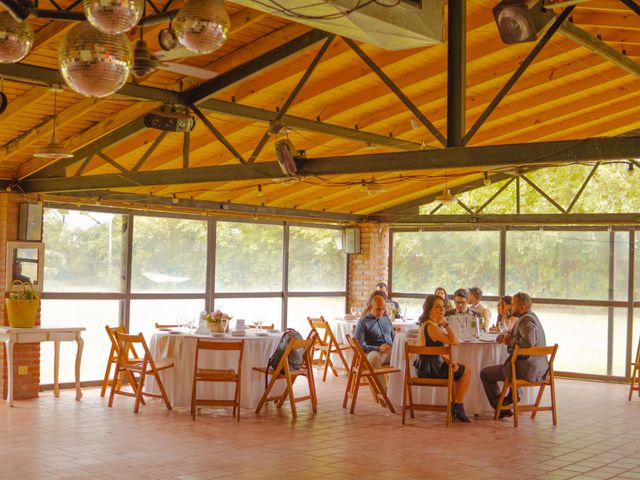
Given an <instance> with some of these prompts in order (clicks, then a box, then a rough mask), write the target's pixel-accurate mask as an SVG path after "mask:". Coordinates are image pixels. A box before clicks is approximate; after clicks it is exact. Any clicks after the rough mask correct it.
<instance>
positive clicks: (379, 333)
mask: <svg viewBox="0 0 640 480" xmlns="http://www.w3.org/2000/svg"><path fill="white" fill-rule="evenodd" d="M386 303H387V302H386V300H385V298H384V297H382V296H381V295H374V296H373V298H372V299H371V302H370V304H369V309H368V313H366V314H365V315H364V316H363V317H362V318H361V319H360V320H359V321H358V325H357V326H356V331H355V333H354V335H355V337H356V339H357V340H358V342H360V345H362V349H363V350H364V352H365V353H366V354H367V358H368V359H369V363H371V366H372V367H373V368H381V367H382V365H383V364H385V363H389V361H390V360H391V346H392V345H393V339H394V337H395V333H394V331H393V327H392V326H391V321H390V320H389V318H388V317H387V316H386V313H385V310H386ZM378 379H379V380H380V384H381V385H382V386H384V385H385V381H384V376H383V375H380V377H378Z"/></svg>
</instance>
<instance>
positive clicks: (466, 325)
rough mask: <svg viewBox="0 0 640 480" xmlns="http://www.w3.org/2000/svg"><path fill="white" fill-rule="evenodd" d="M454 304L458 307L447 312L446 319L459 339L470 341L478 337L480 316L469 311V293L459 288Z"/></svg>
mask: <svg viewBox="0 0 640 480" xmlns="http://www.w3.org/2000/svg"><path fill="white" fill-rule="evenodd" d="M453 302H454V304H455V306H456V307H455V308H452V309H450V310H447V311H446V313H445V317H446V319H447V321H448V322H449V324H451V326H452V327H453V328H454V329H455V332H456V333H457V334H458V338H460V339H461V340H469V339H471V338H472V337H473V336H474V335H478V333H479V328H480V323H479V316H478V315H477V314H476V313H475V312H474V311H472V310H470V309H469V292H467V291H466V290H465V289H464V288H459V289H458V290H456V291H455V292H454V294H453Z"/></svg>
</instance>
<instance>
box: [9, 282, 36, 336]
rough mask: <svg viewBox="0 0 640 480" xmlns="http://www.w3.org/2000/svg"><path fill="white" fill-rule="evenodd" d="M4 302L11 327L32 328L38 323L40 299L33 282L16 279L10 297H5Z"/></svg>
mask: <svg viewBox="0 0 640 480" xmlns="http://www.w3.org/2000/svg"><path fill="white" fill-rule="evenodd" d="M4 303H5V305H6V307H7V317H8V318H9V326H10V327H14V328H32V327H33V326H34V325H35V324H36V317H37V315H38V308H40V299H39V298H38V295H37V294H36V292H35V290H34V289H33V285H31V282H24V283H23V282H21V281H20V280H14V281H13V283H12V284H11V290H10V291H9V297H8V298H5V299H4Z"/></svg>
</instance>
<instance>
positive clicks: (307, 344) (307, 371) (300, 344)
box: [253, 332, 318, 418]
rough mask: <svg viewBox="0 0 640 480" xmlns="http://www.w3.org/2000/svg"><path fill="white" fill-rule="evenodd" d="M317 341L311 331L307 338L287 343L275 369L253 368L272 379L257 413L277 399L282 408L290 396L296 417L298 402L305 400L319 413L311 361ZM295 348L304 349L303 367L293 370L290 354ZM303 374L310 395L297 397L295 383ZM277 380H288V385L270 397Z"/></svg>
mask: <svg viewBox="0 0 640 480" xmlns="http://www.w3.org/2000/svg"><path fill="white" fill-rule="evenodd" d="M316 341H317V333H315V332H311V333H310V334H309V336H308V337H307V338H306V339H305V340H291V341H290V342H289V345H287V349H286V350H285V351H284V354H283V355H282V358H281V359H280V362H279V363H278V365H277V366H276V368H275V369H271V368H269V367H267V368H259V367H253V369H254V370H255V371H256V372H260V373H262V374H265V375H270V376H271V380H270V381H269V384H268V385H267V388H266V389H265V391H264V393H263V394H262V397H261V398H260V403H258V408H256V413H260V410H261V409H262V406H263V405H264V404H265V403H266V402H270V401H275V402H276V407H277V408H281V407H282V405H283V404H284V402H285V400H286V399H287V397H289V403H290V404H291V413H292V414H293V417H294V418H295V417H297V416H298V412H297V410H296V402H301V401H303V400H311V408H312V410H313V413H317V411H318V397H317V396H316V385H315V381H314V379H313V368H312V362H311V355H312V352H313V345H314V343H315V342H316ZM295 348H302V349H304V351H303V354H302V367H301V368H300V370H291V369H290V368H289V354H290V353H291V352H292V351H293V349H295ZM301 375H302V376H305V377H307V382H308V383H309V395H307V396H304V397H298V398H296V397H295V395H294V393H293V383H294V382H295V380H296V378H298V377H299V376H301ZM277 380H285V381H286V384H287V385H286V388H285V391H284V392H283V393H282V394H280V395H277V396H274V397H270V396H269V393H270V392H271V390H272V389H273V386H274V385H275V383H276V381H277Z"/></svg>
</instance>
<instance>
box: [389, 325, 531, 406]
mask: <svg viewBox="0 0 640 480" xmlns="http://www.w3.org/2000/svg"><path fill="white" fill-rule="evenodd" d="M405 343H407V336H406V335H405V334H404V333H399V334H397V335H396V338H395V340H394V342H393V348H392V350H391V366H392V367H396V368H399V369H400V373H394V374H392V375H389V385H388V390H387V393H388V394H389V399H390V400H391V401H392V402H393V404H394V405H396V406H397V407H398V408H399V409H400V408H401V407H402V393H403V385H404V370H405V362H404V345H405ZM453 358H454V360H455V361H456V362H458V363H462V364H464V366H465V368H467V369H470V370H471V382H470V384H469V390H468V391H467V395H466V397H465V399H464V409H465V412H466V413H467V414H473V415H479V414H480V413H482V412H486V411H492V410H493V409H492V408H491V405H490V404H489V401H488V400H487V396H486V394H485V393H484V388H483V387H482V381H481V380H480V370H482V369H483V368H484V367H488V366H491V365H498V364H502V363H503V362H504V361H505V359H506V358H507V347H506V346H505V345H502V344H498V343H494V342H477V343H461V344H459V345H456V346H455V347H453ZM410 368H411V369H413V365H411V367H410ZM413 373H414V374H415V372H413ZM446 395H447V391H446V389H445V388H439V387H413V397H414V401H415V402H416V403H431V404H444V403H446V399H447V397H446ZM522 401H523V402H526V403H531V402H533V401H534V392H533V389H530V388H525V389H524V398H523V399H522Z"/></svg>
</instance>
